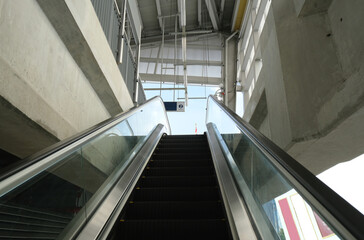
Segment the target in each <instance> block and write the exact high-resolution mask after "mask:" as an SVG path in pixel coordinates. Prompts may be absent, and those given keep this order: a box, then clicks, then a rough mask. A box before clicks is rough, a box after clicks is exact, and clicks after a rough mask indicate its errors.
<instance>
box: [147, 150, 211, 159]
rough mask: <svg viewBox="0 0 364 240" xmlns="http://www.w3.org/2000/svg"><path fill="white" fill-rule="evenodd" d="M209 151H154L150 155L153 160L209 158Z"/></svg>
mask: <svg viewBox="0 0 364 240" xmlns="http://www.w3.org/2000/svg"><path fill="white" fill-rule="evenodd" d="M210 157H211V155H210V153H207V152H198V151H196V152H184V153H166V154H159V153H154V154H153V155H152V159H153V160H196V159H206V158H210Z"/></svg>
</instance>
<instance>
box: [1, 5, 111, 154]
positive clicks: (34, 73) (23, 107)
mask: <svg viewBox="0 0 364 240" xmlns="http://www.w3.org/2000/svg"><path fill="white" fill-rule="evenodd" d="M20 5H21V7H19V6H20ZM0 42H1V44H0V95H1V96H2V97H3V98H4V99H5V100H6V101H7V102H9V103H10V105H12V106H14V108H16V109H17V110H18V111H19V112H22V113H23V114H24V116H25V117H22V118H17V119H18V120H17V125H16V126H14V124H13V123H12V122H11V121H8V124H9V125H5V126H4V125H3V127H2V128H4V129H6V130H7V128H12V127H15V128H18V129H23V127H24V128H28V125H29V124H30V123H29V119H30V120H32V121H33V122H34V124H33V125H32V126H36V125H39V126H40V128H39V129H42V130H41V131H40V133H39V137H37V138H33V140H32V141H30V139H31V137H32V136H33V137H34V136H36V134H35V133H34V131H32V132H27V131H25V132H21V131H18V130H13V131H14V132H12V133H16V132H17V133H20V135H19V136H12V137H14V138H15V139H21V138H22V137H24V138H26V139H28V140H26V141H27V143H30V142H32V143H31V145H28V146H21V147H23V148H26V149H27V150H26V151H23V150H21V147H19V145H18V144H20V143H22V144H25V142H24V141H23V142H14V144H8V147H6V148H5V147H3V146H1V148H2V149H4V150H5V151H9V152H11V153H13V154H14V155H16V156H19V157H24V156H26V155H28V154H30V153H31V152H32V151H33V150H34V151H36V150H37V149H39V148H40V147H41V146H48V145H50V144H52V143H53V142H54V139H60V140H62V139H64V138H67V137H70V136H72V135H73V134H75V133H77V132H80V131H82V130H84V129H87V128H89V127H91V126H93V125H95V124H96V123H99V122H100V121H102V120H104V119H107V118H108V117H110V114H109V113H108V111H107V109H106V108H105V106H104V104H103V103H102V102H101V101H100V99H99V97H98V96H97V94H96V93H95V91H94V89H93V88H92V86H91V85H90V83H89V81H88V79H87V78H86V77H85V75H84V74H83V72H82V71H81V69H80V68H79V67H78V65H77V64H76V63H75V61H74V59H73V58H72V56H71V55H70V53H69V51H68V49H67V48H66V47H65V45H64V44H63V42H62V40H61V39H60V38H59V36H58V34H57V32H56V31H55V30H54V28H53V27H52V25H51V24H50V22H49V21H48V19H47V17H46V16H45V15H44V13H43V11H42V9H41V8H40V7H39V5H38V4H37V2H36V1H3V0H1V1H0ZM12 109H13V108H10V109H7V110H6V111H10V112H14V111H13V110H12ZM4 111H5V110H4ZM21 119H23V120H24V121H23V120H21ZM1 122H2V124H5V120H4V119H3V118H2V119H1ZM22 125H24V126H22ZM35 129H36V128H33V130H35ZM43 130H46V131H47V132H48V133H49V134H51V135H53V140H52V141H49V142H48V143H45V141H47V140H46V139H52V138H49V136H48V137H46V138H42V137H40V136H43V135H44V131H43ZM8 133H9V134H10V132H8ZM24 134H29V135H30V136H23V135H24ZM4 137H5V138H7V139H11V138H12V137H11V136H4ZM41 139H43V140H41ZM32 144H33V145H32ZM38 144H40V145H38ZM10 146H11V149H10ZM30 149H32V150H30Z"/></svg>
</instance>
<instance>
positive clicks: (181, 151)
mask: <svg viewBox="0 0 364 240" xmlns="http://www.w3.org/2000/svg"><path fill="white" fill-rule="evenodd" d="M207 150H208V148H207V147H198V148H193V149H191V148H190V147H179V148H157V149H156V151H155V153H156V154H170V153H172V154H184V153H189V152H192V153H195V152H203V153H205V152H206V151H207Z"/></svg>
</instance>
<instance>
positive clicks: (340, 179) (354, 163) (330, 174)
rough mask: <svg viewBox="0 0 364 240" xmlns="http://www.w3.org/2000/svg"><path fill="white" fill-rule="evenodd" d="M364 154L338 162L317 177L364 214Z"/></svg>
mask: <svg viewBox="0 0 364 240" xmlns="http://www.w3.org/2000/svg"><path fill="white" fill-rule="evenodd" d="M363 169H364V154H363V155H361V156H359V157H357V158H355V159H353V160H351V161H349V162H345V163H340V164H338V165H336V166H334V167H332V168H330V169H328V170H326V171H325V172H323V173H321V174H319V175H318V176H317V177H318V178H319V179H320V180H321V181H323V182H324V183H325V184H326V185H328V186H329V187H330V188H331V189H333V190H334V191H335V192H336V193H338V194H339V195H340V196H341V197H343V198H344V199H345V200H346V201H348V202H349V203H350V204H351V205H353V206H354V207H355V208H356V209H358V210H359V211H360V212H361V213H362V214H364V190H363V189H364V187H363V184H364V174H363Z"/></svg>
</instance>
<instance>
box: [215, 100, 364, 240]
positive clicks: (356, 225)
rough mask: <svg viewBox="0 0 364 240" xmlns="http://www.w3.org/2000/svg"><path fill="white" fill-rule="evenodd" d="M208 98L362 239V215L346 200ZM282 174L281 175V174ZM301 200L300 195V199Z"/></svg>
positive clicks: (253, 129)
mask: <svg viewBox="0 0 364 240" xmlns="http://www.w3.org/2000/svg"><path fill="white" fill-rule="evenodd" d="M209 98H211V99H212V100H213V101H214V102H215V103H216V104H217V105H218V106H219V107H220V108H221V109H222V110H223V111H224V112H225V113H226V115H227V116H229V117H230V118H231V119H232V120H233V121H234V122H235V123H236V124H237V126H238V127H239V128H240V129H241V130H242V131H243V133H244V134H246V135H248V136H250V137H251V138H253V139H254V140H255V141H256V143H255V144H259V145H260V146H261V147H262V148H264V149H265V150H266V151H267V152H268V153H269V154H270V155H271V156H272V157H273V158H274V159H275V160H276V161H277V162H278V163H279V164H280V165H281V166H282V167H283V168H284V169H285V170H286V171H287V172H288V173H289V174H291V176H293V177H294V178H295V179H296V180H297V182H298V183H299V184H301V185H302V186H303V187H304V188H305V189H306V190H307V191H308V192H309V193H310V194H311V195H312V196H313V197H314V198H315V199H316V200H317V201H318V202H319V203H320V204H321V205H322V206H323V207H324V208H326V210H327V211H328V212H329V213H330V214H331V215H332V216H333V217H334V218H335V219H336V220H337V221H338V222H340V223H341V225H342V226H343V227H344V228H346V229H347V230H348V231H349V232H350V233H351V234H352V235H353V236H354V237H355V238H357V239H360V240H361V239H364V227H363V224H364V215H363V214H361V213H360V212H359V211H358V210H356V209H355V208H354V207H353V206H352V205H350V204H349V203H348V202H347V201H346V200H344V199H343V198H342V197H341V196H339V195H338V194H337V193H336V192H334V191H333V190H332V189H331V188H329V187H328V186H327V185H326V184H324V183H323V182H322V181H321V180H320V179H318V178H317V177H316V176H315V175H313V174H312V173H311V172H310V171H308V170H307V169H306V168H305V167H304V166H302V165H301V164H300V163H299V162H297V161H296V160H295V159H294V158H292V157H291V156H290V155H289V154H288V153H286V152H285V151H284V150H282V149H281V148H280V147H278V146H277V145H276V144H275V143H273V142H272V141H271V140H269V139H268V138H267V137H265V136H264V135H263V134H261V133H260V132H259V131H257V130H256V129H255V128H254V127H253V126H251V125H250V124H249V123H248V122H246V121H244V120H243V119H242V118H240V117H239V116H238V115H237V114H236V113H234V112H233V111H232V110H230V109H229V108H228V107H226V106H225V105H224V104H223V103H221V102H220V101H219V100H218V99H217V98H216V97H215V96H212V95H210V96H209ZM282 174H283V173H282ZM303 197H304V196H303Z"/></svg>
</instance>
